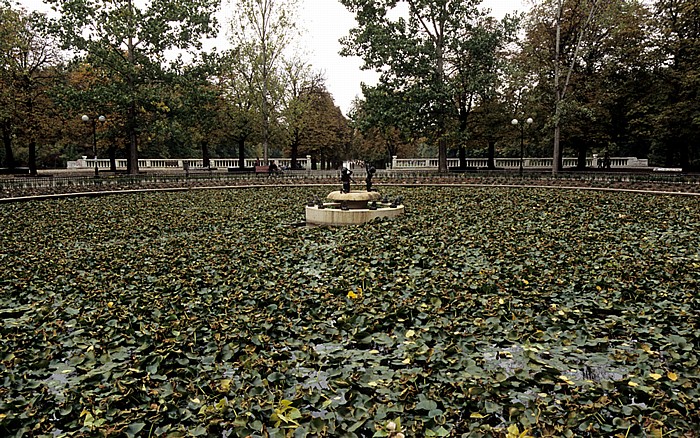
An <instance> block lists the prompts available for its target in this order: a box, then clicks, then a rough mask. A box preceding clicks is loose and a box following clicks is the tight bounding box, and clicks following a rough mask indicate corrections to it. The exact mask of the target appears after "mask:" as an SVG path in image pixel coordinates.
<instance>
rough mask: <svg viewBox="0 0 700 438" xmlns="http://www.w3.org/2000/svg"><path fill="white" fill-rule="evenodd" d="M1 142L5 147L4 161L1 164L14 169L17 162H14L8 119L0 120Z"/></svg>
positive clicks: (10, 125) (10, 127) (10, 126)
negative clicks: (0, 124)
mask: <svg viewBox="0 0 700 438" xmlns="http://www.w3.org/2000/svg"><path fill="white" fill-rule="evenodd" d="M2 144H3V146H4V147H5V162H4V163H3V164H4V165H5V167H7V168H8V169H14V168H15V167H16V166H17V163H16V162H15V154H14V153H13V152H12V124H11V123H10V120H9V119H6V120H3V121H2Z"/></svg>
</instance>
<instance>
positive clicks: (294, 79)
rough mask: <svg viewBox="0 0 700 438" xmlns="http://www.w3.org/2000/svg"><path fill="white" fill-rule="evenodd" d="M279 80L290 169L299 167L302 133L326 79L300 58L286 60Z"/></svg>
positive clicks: (302, 146) (324, 88)
mask: <svg viewBox="0 0 700 438" xmlns="http://www.w3.org/2000/svg"><path fill="white" fill-rule="evenodd" d="M282 82H283V83H284V84H285V85H286V87H285V99H284V109H283V111H282V117H283V118H284V122H285V123H284V125H285V126H286V128H287V135H286V137H287V139H288V140H287V141H288V145H289V157H290V158H291V163H292V169H296V168H298V167H299V166H298V163H297V159H298V157H299V154H300V152H303V148H304V139H305V132H306V130H307V129H308V127H309V126H308V125H309V123H311V118H310V117H309V115H310V114H311V112H312V111H313V110H314V108H313V105H314V103H315V100H316V99H315V98H314V97H315V95H316V94H319V93H324V92H326V87H325V78H324V77H323V75H322V74H321V73H319V72H313V71H312V69H311V66H310V65H309V64H307V63H306V62H305V61H303V60H301V59H300V58H292V59H289V60H287V61H286V62H285V68H284V71H283V80H282Z"/></svg>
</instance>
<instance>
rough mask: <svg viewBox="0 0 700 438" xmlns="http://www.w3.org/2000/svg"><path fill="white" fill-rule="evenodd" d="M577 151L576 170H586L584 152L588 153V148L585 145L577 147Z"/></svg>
mask: <svg viewBox="0 0 700 438" xmlns="http://www.w3.org/2000/svg"><path fill="white" fill-rule="evenodd" d="M577 150H578V161H577V162H576V168H577V169H578V170H586V152H588V148H587V147H586V145H583V144H581V145H579V147H578V148H577Z"/></svg>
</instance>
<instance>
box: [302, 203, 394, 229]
mask: <svg viewBox="0 0 700 438" xmlns="http://www.w3.org/2000/svg"><path fill="white" fill-rule="evenodd" d="M324 206H325V207H326V208H318V207H317V206H313V207H308V206H307V207H306V223H307V224H310V225H360V224H364V223H365V222H369V221H371V220H374V219H377V218H394V217H397V216H400V215H402V214H403V212H404V206H403V205H397V206H396V207H389V206H385V205H378V208H377V209H376V210H370V209H368V208H357V209H350V210H341V209H340V204H339V203H335V202H331V203H326V204H324Z"/></svg>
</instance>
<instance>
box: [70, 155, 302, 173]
mask: <svg viewBox="0 0 700 438" xmlns="http://www.w3.org/2000/svg"><path fill="white" fill-rule="evenodd" d="M261 161H262V160H261V159H259V158H246V159H245V160H244V165H245V167H255V166H256V165H258V164H260V162H261ZM270 161H274V162H275V164H277V166H279V167H281V168H291V167H292V159H291V158H270ZM185 164H187V165H188V167H189V169H190V170H192V169H205V167H204V160H202V159H201V158H184V159H177V158H142V159H140V160H139V169H184V167H185ZM116 165H117V169H119V170H123V169H126V159H125V158H117V159H116ZM209 165H210V166H211V167H212V168H216V169H227V168H229V167H238V158H211V159H209ZM297 165H300V166H302V168H304V169H311V156H310V155H307V156H305V157H299V158H297ZM67 167H68V169H94V168H95V159H94V158H88V157H85V156H84V157H82V158H80V159H79V160H76V161H69V162H68V166H67ZM97 168H98V169H100V170H109V169H110V162H109V159H108V158H98V159H97Z"/></svg>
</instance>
